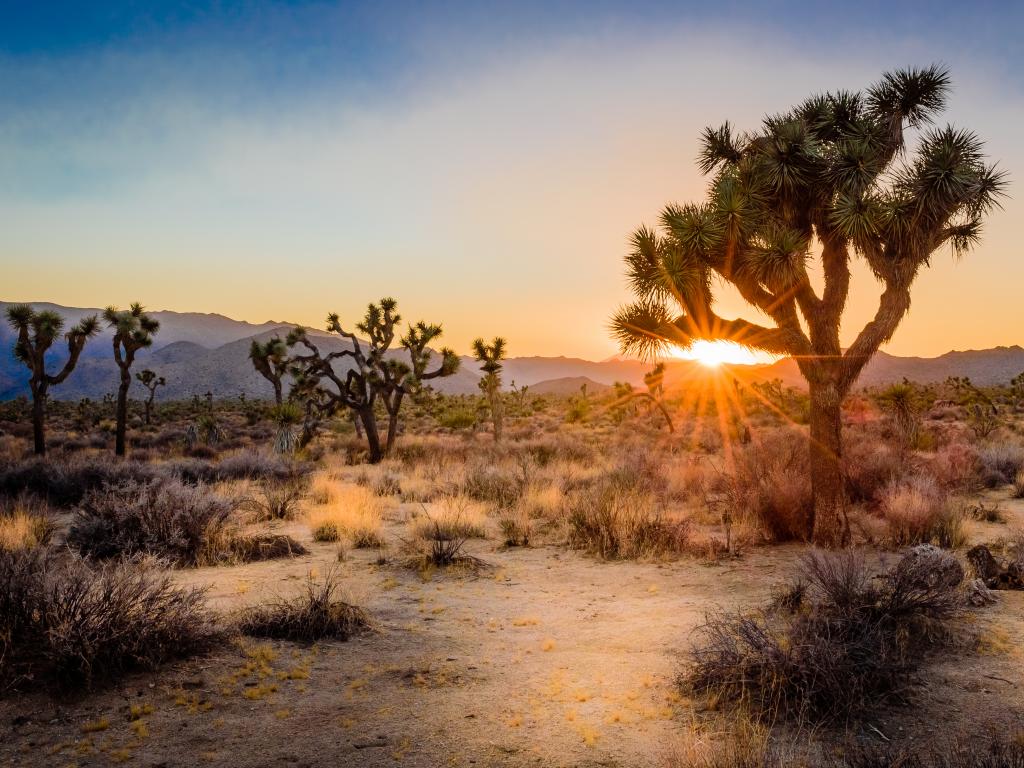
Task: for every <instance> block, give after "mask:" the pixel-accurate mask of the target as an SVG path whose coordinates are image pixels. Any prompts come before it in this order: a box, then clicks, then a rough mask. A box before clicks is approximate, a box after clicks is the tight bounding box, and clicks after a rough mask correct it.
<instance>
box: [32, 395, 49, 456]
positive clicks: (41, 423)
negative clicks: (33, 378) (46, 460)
mask: <svg viewBox="0 0 1024 768" xmlns="http://www.w3.org/2000/svg"><path fill="white" fill-rule="evenodd" d="M32 441H33V444H34V447H35V454H36V456H45V455H46V391H45V390H41V389H39V388H37V387H33V388H32Z"/></svg>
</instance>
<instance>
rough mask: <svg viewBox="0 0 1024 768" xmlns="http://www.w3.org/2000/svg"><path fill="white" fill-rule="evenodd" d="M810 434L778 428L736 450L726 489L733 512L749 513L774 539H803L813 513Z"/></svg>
mask: <svg viewBox="0 0 1024 768" xmlns="http://www.w3.org/2000/svg"><path fill="white" fill-rule="evenodd" d="M808 462H809V457H808V453H807V443H806V437H804V436H803V434H802V433H800V432H796V431H794V430H776V431H774V432H770V433H767V434H766V435H764V436H762V438H761V440H760V441H759V442H756V443H751V444H750V445H748V446H745V447H744V449H743V450H742V451H739V452H737V456H736V461H735V466H734V467H733V471H732V472H731V473H730V474H729V475H728V477H727V478H726V485H725V492H726V495H727V496H728V500H729V503H730V505H731V506H732V508H733V509H734V510H735V512H734V515H736V516H738V517H742V516H743V515H748V516H750V518H751V519H752V522H753V523H754V524H755V525H756V526H757V527H758V528H759V529H760V530H761V532H762V533H763V534H764V535H765V536H766V537H767V538H768V539H769V540H771V541H791V540H794V539H800V538H802V537H803V536H804V535H805V533H806V531H807V529H808V526H807V521H808V520H810V519H811V515H812V514H813V512H814V498H813V496H812V495H811V479H810V478H811V473H810V467H809V466H808Z"/></svg>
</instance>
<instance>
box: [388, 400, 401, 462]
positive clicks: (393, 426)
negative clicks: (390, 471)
mask: <svg viewBox="0 0 1024 768" xmlns="http://www.w3.org/2000/svg"><path fill="white" fill-rule="evenodd" d="M401 408H402V393H401V392H398V393H397V394H396V396H395V400H394V402H393V403H392V404H390V405H389V407H388V409H387V410H388V439H387V442H386V443H385V445H384V455H388V454H390V453H391V446H393V445H394V444H395V439H396V438H397V437H398V413H399V411H400V410H401Z"/></svg>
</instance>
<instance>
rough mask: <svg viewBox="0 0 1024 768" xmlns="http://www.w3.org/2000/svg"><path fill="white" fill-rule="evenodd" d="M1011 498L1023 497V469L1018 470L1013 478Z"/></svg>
mask: <svg viewBox="0 0 1024 768" xmlns="http://www.w3.org/2000/svg"><path fill="white" fill-rule="evenodd" d="M1013 498H1015V499H1024V469H1022V470H1020V471H1018V472H1017V476H1016V477H1014V478H1013Z"/></svg>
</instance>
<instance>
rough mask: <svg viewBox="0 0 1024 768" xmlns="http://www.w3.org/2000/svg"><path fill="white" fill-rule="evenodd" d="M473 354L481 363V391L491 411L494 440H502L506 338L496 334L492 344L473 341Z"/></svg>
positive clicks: (481, 340) (477, 340) (479, 340)
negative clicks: (503, 363)
mask: <svg viewBox="0 0 1024 768" xmlns="http://www.w3.org/2000/svg"><path fill="white" fill-rule="evenodd" d="M473 355H474V356H475V357H476V361H477V362H478V363H480V370H481V371H483V374H484V375H483V378H481V379H480V391H481V392H483V393H484V396H485V397H486V398H487V406H488V408H489V409H490V411H491V427H492V428H493V429H494V442H496V443H497V442H499V441H500V440H501V427H502V418H503V416H504V409H503V408H502V401H501V369H502V367H503V366H502V360H504V359H505V355H506V350H505V340H504V339H503V338H501V337H500V336H495V337H494V341H492V342H491V343H490V344H488V343H487V342H485V341H484V340H483V339H476V340H475V341H474V342H473Z"/></svg>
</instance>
